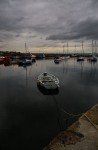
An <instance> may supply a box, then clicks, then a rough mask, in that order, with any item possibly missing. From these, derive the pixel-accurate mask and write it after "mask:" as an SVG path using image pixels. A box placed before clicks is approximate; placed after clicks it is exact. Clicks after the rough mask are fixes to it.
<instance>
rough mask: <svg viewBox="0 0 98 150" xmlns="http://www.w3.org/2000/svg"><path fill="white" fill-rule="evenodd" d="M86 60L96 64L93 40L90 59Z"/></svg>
mask: <svg viewBox="0 0 98 150" xmlns="http://www.w3.org/2000/svg"><path fill="white" fill-rule="evenodd" d="M95 51H96V41H95ZM88 60H89V61H91V62H96V61H97V57H96V56H95V54H94V44H93V40H92V57H90V58H89V59H88Z"/></svg>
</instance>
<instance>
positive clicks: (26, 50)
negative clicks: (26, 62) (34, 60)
mask: <svg viewBox="0 0 98 150" xmlns="http://www.w3.org/2000/svg"><path fill="white" fill-rule="evenodd" d="M25 52H26V53H27V45H26V42H25Z"/></svg>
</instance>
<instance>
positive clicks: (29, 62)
mask: <svg viewBox="0 0 98 150" xmlns="http://www.w3.org/2000/svg"><path fill="white" fill-rule="evenodd" d="M25 52H26V54H27V46H26V42H25ZM18 64H19V66H27V65H32V59H31V56H30V59H29V58H27V57H25V58H24V59H22V60H21V61H19V63H18Z"/></svg>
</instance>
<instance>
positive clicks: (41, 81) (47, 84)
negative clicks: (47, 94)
mask: <svg viewBox="0 0 98 150" xmlns="http://www.w3.org/2000/svg"><path fill="white" fill-rule="evenodd" d="M37 85H38V86H41V87H43V88H45V89H47V90H55V89H58V88H59V79H58V78H57V77H55V76H54V75H52V74H50V73H47V72H44V73H42V74H40V75H39V76H38V79H37Z"/></svg>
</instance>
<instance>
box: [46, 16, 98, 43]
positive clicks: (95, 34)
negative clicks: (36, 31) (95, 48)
mask: <svg viewBox="0 0 98 150" xmlns="http://www.w3.org/2000/svg"><path fill="white" fill-rule="evenodd" d="M82 38H85V39H88V40H89V39H98V20H94V19H92V18H89V19H87V20H85V21H82V22H80V23H79V24H77V25H74V26H73V27H72V29H71V32H70V33H67V32H65V33H62V34H57V35H50V36H49V37H47V38H46V40H74V39H82Z"/></svg>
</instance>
